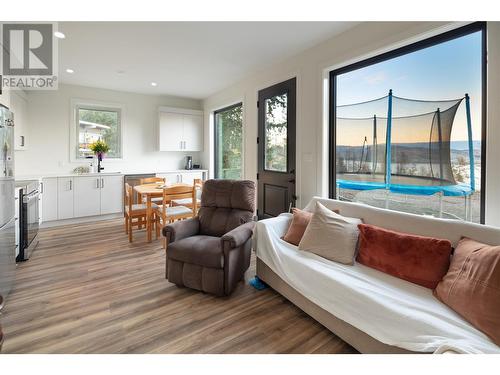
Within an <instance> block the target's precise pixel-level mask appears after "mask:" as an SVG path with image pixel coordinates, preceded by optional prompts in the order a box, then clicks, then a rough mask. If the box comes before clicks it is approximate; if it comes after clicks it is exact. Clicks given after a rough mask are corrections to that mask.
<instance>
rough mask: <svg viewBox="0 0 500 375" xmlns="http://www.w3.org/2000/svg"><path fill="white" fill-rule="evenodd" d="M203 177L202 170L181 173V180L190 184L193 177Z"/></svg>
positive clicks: (192, 181)
mask: <svg viewBox="0 0 500 375" xmlns="http://www.w3.org/2000/svg"><path fill="white" fill-rule="evenodd" d="M197 178H198V179H200V180H201V179H203V172H184V173H181V182H183V183H185V184H189V185H192V184H193V183H194V180H195V179H197Z"/></svg>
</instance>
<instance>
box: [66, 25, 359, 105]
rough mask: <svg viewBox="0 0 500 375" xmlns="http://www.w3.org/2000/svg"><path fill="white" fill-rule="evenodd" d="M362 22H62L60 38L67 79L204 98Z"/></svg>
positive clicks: (98, 85)
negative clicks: (72, 71)
mask: <svg viewBox="0 0 500 375" xmlns="http://www.w3.org/2000/svg"><path fill="white" fill-rule="evenodd" d="M355 24H356V23H354V22H60V23H59V27H58V28H59V30H60V31H62V32H63V33H64V34H65V35H66V38H65V39H63V40H59V76H60V80H61V82H63V83H70V84H76V85H84V86H91V87H100V88H107V89H114V90H120V91H131V92H138V93H144V94H160V95H176V96H185V97H192V98H198V99H202V98H206V97H207V96H209V95H211V94H213V93H215V92H217V91H219V90H221V89H223V88H225V87H227V86H230V85H231V84H233V83H235V82H237V81H238V80H239V79H241V78H243V77H245V76H246V75H248V74H250V73H252V72H255V71H258V70H261V69H263V68H265V67H266V66H269V65H271V64H274V63H276V62H279V61H280V60H283V59H286V58H288V57H291V56H293V55H295V54H297V53H299V52H301V51H303V50H305V49H307V48H309V47H312V46H314V45H316V44H318V43H321V42H322V41H325V40H327V39H329V38H331V37H332V36H334V35H337V34H339V33H341V32H343V31H345V30H347V29H349V28H351V27H353V26H354V25H355ZM68 68H70V69H73V70H74V73H73V74H69V73H66V69H68ZM151 82H157V83H158V86H157V87H152V86H151Z"/></svg>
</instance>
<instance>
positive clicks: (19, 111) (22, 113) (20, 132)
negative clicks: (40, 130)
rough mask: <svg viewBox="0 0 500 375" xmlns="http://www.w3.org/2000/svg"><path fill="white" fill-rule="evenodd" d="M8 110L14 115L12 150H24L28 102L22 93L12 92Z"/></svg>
mask: <svg viewBox="0 0 500 375" xmlns="http://www.w3.org/2000/svg"><path fill="white" fill-rule="evenodd" d="M10 110H11V111H12V113H14V150H16V151H22V150H25V149H26V140H27V137H26V131H27V129H28V125H27V121H28V100H27V97H26V94H25V93H24V92H23V91H18V90H16V91H12V92H11V95H10Z"/></svg>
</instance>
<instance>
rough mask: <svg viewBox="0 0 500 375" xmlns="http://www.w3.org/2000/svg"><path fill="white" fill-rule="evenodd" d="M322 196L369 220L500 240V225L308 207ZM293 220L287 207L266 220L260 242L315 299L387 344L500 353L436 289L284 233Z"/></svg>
mask: <svg viewBox="0 0 500 375" xmlns="http://www.w3.org/2000/svg"><path fill="white" fill-rule="evenodd" d="M316 201H320V202H321V203H322V204H324V205H325V206H326V207H328V208H330V209H338V210H340V213H341V214H342V215H345V216H350V217H358V218H361V219H363V221H364V222H365V223H367V224H374V225H378V226H381V227H384V228H387V229H392V230H397V231H402V232H407V233H413V234H418V235H423V236H432V237H439V238H447V239H449V240H450V241H451V242H452V244H453V246H455V245H456V244H457V242H458V241H459V240H460V238H461V237H462V236H466V237H470V238H473V239H475V240H478V241H481V242H484V243H488V244H492V245H495V244H500V229H499V228H494V227H489V226H484V225H478V224H472V223H466V222H461V221H456V220H446V219H436V218H432V217H424V216H419V215H413V214H407V213H400V212H395V211H390V210H384V209H379V208H374V207H369V206H366V205H362V204H357V203H348V202H341V201H337V200H331V199H322V198H318V197H315V198H313V200H312V201H311V202H309V204H308V205H307V207H306V208H305V209H306V210H308V211H312V210H313V207H314V205H315V202H316ZM290 220H291V215H290V214H283V215H281V216H279V217H276V218H272V219H267V220H262V221H259V222H258V223H257V227H256V232H255V236H254V248H255V250H256V254H257V257H258V258H259V259H260V260H261V261H263V262H264V263H265V264H266V265H267V266H268V267H270V268H271V269H272V270H273V271H274V272H275V273H276V274H277V275H278V276H280V277H281V278H282V279H283V280H284V281H285V282H286V283H287V284H288V285H290V286H291V287H292V288H294V289H295V290H296V291H298V292H299V293H300V294H302V295H303V296H304V297H306V298H307V299H308V300H310V301H311V302H313V303H315V304H316V305H318V306H320V307H321V308H323V309H324V310H326V311H328V312H329V313H331V314H332V315H334V316H336V317H337V318H339V319H341V320H343V321H345V322H347V323H349V324H350V325H352V326H354V327H356V328H358V329H359V330H361V331H363V332H365V333H367V334H368V335H370V336H372V337H373V338H374V339H376V340H378V341H380V342H382V343H384V344H388V345H392V346H397V347H400V348H403V349H407V350H410V351H416V352H434V353H442V352H445V351H450V350H452V351H456V352H461V353H500V347H498V346H497V345H495V344H494V343H493V342H492V341H491V340H490V339H489V338H488V337H487V336H486V335H484V334H483V333H482V332H480V331H479V330H477V329H475V328H474V327H472V325H470V324H469V323H468V322H467V321H465V320H464V319H463V318H461V317H460V316H459V315H458V314H457V313H455V312H454V311H453V310H451V309H450V308H448V307H447V306H446V305H444V304H443V303H441V302H440V301H438V300H437V299H436V298H435V297H434V296H433V295H432V290H430V289H427V288H424V287H422V286H419V285H416V284H413V283H410V282H407V281H404V280H401V279H399V278H396V277H393V276H390V275H387V274H385V273H382V272H379V271H377V270H374V269H372V268H369V267H365V266H363V265H361V264H359V263H355V265H354V266H348V265H343V264H340V263H335V262H332V261H329V260H327V259H324V258H321V257H319V256H317V255H315V254H312V253H309V252H303V251H299V250H298V248H297V247H296V246H293V245H291V244H289V243H287V242H285V241H283V240H282V239H281V238H282V237H283V235H284V234H285V232H286V230H287V228H288V226H289V223H290Z"/></svg>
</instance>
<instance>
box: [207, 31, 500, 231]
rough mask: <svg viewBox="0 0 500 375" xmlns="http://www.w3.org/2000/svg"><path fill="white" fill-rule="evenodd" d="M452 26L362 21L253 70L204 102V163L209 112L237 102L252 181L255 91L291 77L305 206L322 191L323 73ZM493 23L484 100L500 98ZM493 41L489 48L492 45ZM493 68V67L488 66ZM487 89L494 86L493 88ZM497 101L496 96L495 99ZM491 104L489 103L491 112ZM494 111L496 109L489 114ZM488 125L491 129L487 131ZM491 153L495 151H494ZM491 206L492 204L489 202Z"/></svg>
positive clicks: (495, 199) (495, 185) (495, 188)
mask: <svg viewBox="0 0 500 375" xmlns="http://www.w3.org/2000/svg"><path fill="white" fill-rule="evenodd" d="M457 26H459V25H458V24H452V23H443V22H365V23H362V24H360V25H359V26H356V27H355V28H353V29H350V30H348V31H346V32H344V33H343V34H341V35H338V36H336V37H334V38H332V39H330V40H328V41H326V42H324V43H322V44H320V45H318V46H315V47H313V48H311V49H309V50H307V51H305V52H303V53H301V54H299V55H297V56H294V57H292V58H290V59H287V60H286V61H283V62H282V63H280V64H277V65H274V66H272V67H270V68H268V69H266V70H264V71H262V72H259V73H256V74H253V75H251V76H249V77H247V78H245V79H243V80H242V81H240V82H238V83H236V84H235V85H233V86H231V87H229V88H227V89H225V90H222V91H221V92H219V93H217V94H215V95H212V96H210V97H209V98H207V99H205V100H204V103H203V106H204V110H205V127H206V128H205V135H206V136H205V152H204V153H203V160H204V164H205V165H211V166H212V165H213V142H212V137H213V128H212V126H213V124H212V118H211V112H213V111H214V110H216V109H218V108H221V107H224V106H226V105H229V104H232V103H236V102H238V101H243V104H244V130H245V141H244V142H245V143H244V149H245V160H244V169H245V170H244V175H245V178H247V179H251V180H255V177H256V173H257V147H256V137H257V107H256V102H257V93H258V91H259V90H260V89H262V88H265V87H268V86H270V85H272V84H275V83H279V82H281V81H284V80H286V79H288V78H291V77H297V168H296V169H297V179H296V180H297V193H298V196H299V201H298V203H297V204H298V206H303V205H305V204H306V203H307V202H308V201H309V200H310V198H311V197H312V196H314V195H323V196H326V195H327V179H328V172H327V171H328V165H327V164H325V163H327V161H326V160H327V158H326V155H327V152H328V149H327V140H326V135H327V112H326V103H324V100H325V98H326V94H325V93H324V90H325V82H326V77H327V72H328V71H329V70H332V69H334V68H338V67H341V66H345V65H349V64H351V63H353V62H355V61H359V60H363V59H365V58H368V57H371V56H375V55H378V54H380V53H383V52H386V51H389V50H392V49H395V48H398V47H401V46H403V45H407V44H410V43H413V42H415V41H417V40H421V39H425V38H428V37H430V36H433V35H436V34H439V33H442V32H444V31H447V30H449V29H451V28H454V27H457ZM499 28H500V27H499V26H498V24H497V23H495V24H494V25H493V24H489V32H488V34H489V39H490V43H489V44H490V48H492V49H494V50H495V55H494V56H491V52H492V51H490V71H492V70H495V73H494V74H491V73H490V75H489V79H488V85H489V87H490V91H489V95H490V96H489V101H490V102H493V98H499V96H500V92H499V91H500V89H499V86H500V85H499V84H500V77H499V73H498V71H499V66H498V64H499V63H500V47H499V46H500V30H499ZM493 43H495V46H494V47H493V46H492V44H493ZM492 67H494V68H492ZM492 87H495V88H494V89H493V88H492ZM496 102H498V100H496ZM491 107H492V106H491V105H490V106H489V108H490V110H491ZM490 110H489V116H490V117H489V124H488V127H489V129H488V137H489V143H491V142H495V140H494V139H493V136H492V134H496V140H497V141H496V142H498V139H500V134H499V133H500V129H499V127H498V126H495V125H494V124H495V121H496V122H498V120H495V119H500V113H499V112H498V111H499V109H498V106H496V108H495V109H493V110H491V111H490ZM493 111H496V112H493ZM493 128H494V129H493ZM488 148H489V151H488V158H489V159H491V160H495V159H496V160H499V158H500V147H499V146H498V144H497V146H496V150H493V149H494V147H488ZM495 153H496V154H495ZM492 164H493V163H492V162H490V163H489V164H488V166H487V168H488V170H487V176H488V177H487V179H488V180H487V190H488V195H487V197H488V204H487V205H488V207H487V212H486V214H487V223H490V224H494V225H499V226H500V211H499V210H498V209H496V208H495V207H500V172H499V171H498V168H497V171H493V170H492V169H493V168H494V165H492ZM495 204H496V205H495Z"/></svg>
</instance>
